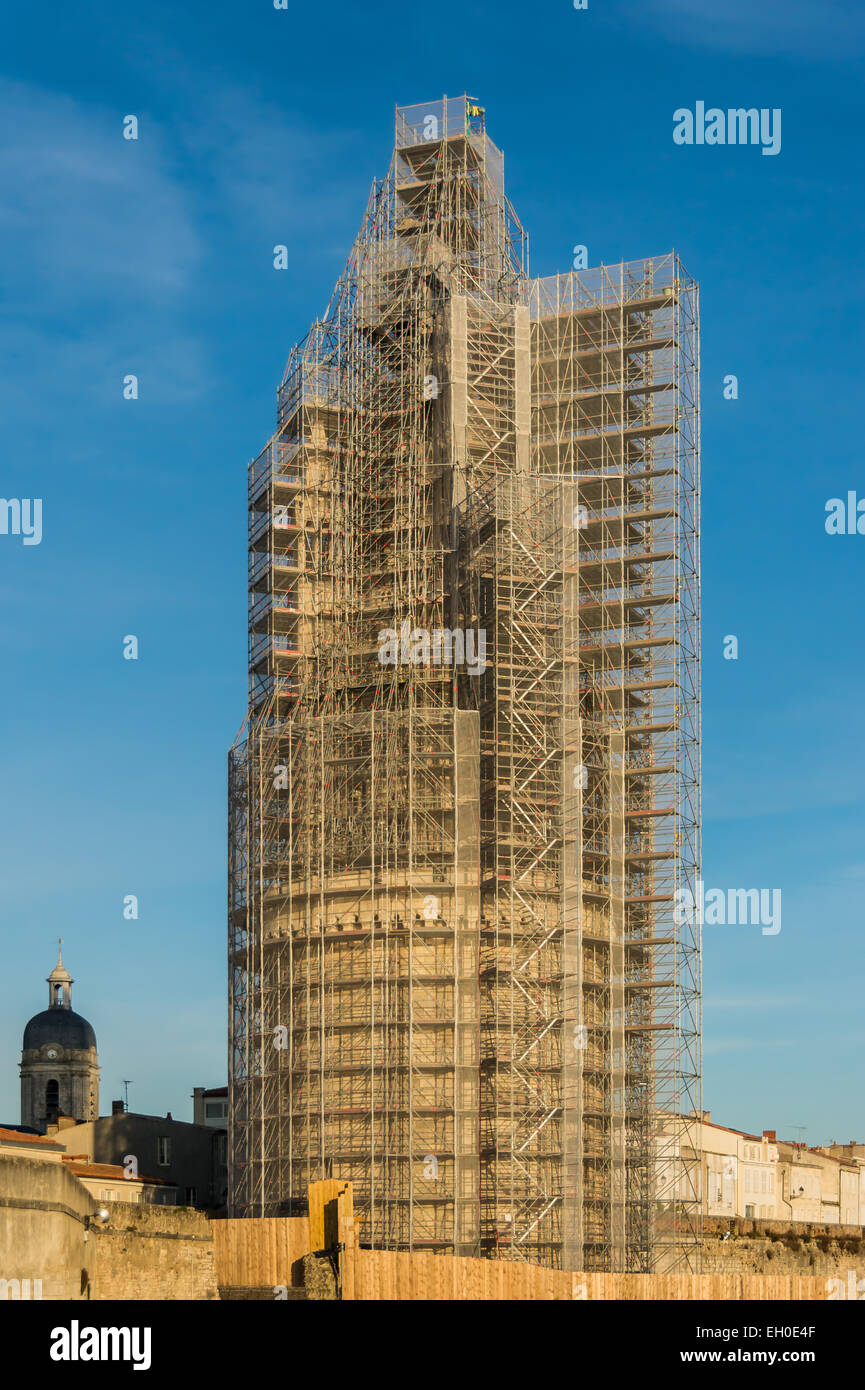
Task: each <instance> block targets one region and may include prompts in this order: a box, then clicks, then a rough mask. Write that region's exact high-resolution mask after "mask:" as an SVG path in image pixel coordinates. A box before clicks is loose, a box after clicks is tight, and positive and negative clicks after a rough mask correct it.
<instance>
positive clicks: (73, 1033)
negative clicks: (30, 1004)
mask: <svg viewBox="0 0 865 1390" xmlns="http://www.w3.org/2000/svg"><path fill="white" fill-rule="evenodd" d="M46 1043H56V1044H57V1046H58V1047H72V1048H80V1049H86V1048H88V1047H95V1046H96V1034H95V1033H94V1031H93V1029H92V1028H91V1026H90V1024H89V1023H88V1022H87V1019H86V1018H82V1017H81V1015H80V1014H76V1013H74V1012H73V1010H72V1009H63V1008H59V1009H43V1011H42V1013H41V1014H34V1016H33V1018H31V1020H30V1022H29V1023H28V1024H27V1027H26V1028H25V1029H24V1051H25V1052H27V1051H28V1050H29V1049H31V1048H33V1049H36V1048H39V1047H44V1046H45V1044H46Z"/></svg>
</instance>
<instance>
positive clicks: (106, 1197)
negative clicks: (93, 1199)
mask: <svg viewBox="0 0 865 1390" xmlns="http://www.w3.org/2000/svg"><path fill="white" fill-rule="evenodd" d="M116 1195H117V1194H116V1193H115V1191H114V1188H113V1187H103V1188H100V1191H99V1200H100V1202H113V1201H114V1198H115V1197H116Z"/></svg>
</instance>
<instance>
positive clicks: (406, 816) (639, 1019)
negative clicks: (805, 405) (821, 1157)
mask: <svg viewBox="0 0 865 1390" xmlns="http://www.w3.org/2000/svg"><path fill="white" fill-rule="evenodd" d="M698 395H699V389H698V309H697V289H696V286H695V284H694V283H693V281H691V280H690V279H689V278H688V276H687V275H686V274H685V272H684V270H683V268H682V266H681V264H680V263H679V261H678V259H677V258H676V257H675V255H673V254H669V255H665V256H661V257H658V258H654V259H650V260H642V261H637V262H631V263H628V264H623V265H617V266H606V267H601V269H599V270H593V271H583V272H571V273H569V274H566V275H560V276H555V277H552V278H549V279H543V280H534V281H532V280H530V279H529V276H528V254H527V242H526V237H525V234H524V233H523V231H522V228H521V227H520V224H519V221H518V219H517V217H516V215H515V213H514V211H513V208H512V207H511V205H510V203H509V202H508V199H507V197H506V195H505V186H504V161H503V157H502V155H501V152H500V151H499V150H498V149H497V148H496V146H495V145H494V144H493V143H492V141H491V140H490V139H489V137H488V136H487V134H486V130H485V117H484V112H483V109H482V108H481V107H480V106H479V105H478V103H477V102H476V101H475V100H474V99H472V98H469V97H465V96H463V97H459V98H457V99H453V98H451V99H448V98H443V99H441V100H440V101H437V102H432V103H428V104H426V105H421V106H412V107H402V108H397V112H396V139H395V150H394V155H393V160H392V162H391V166H390V169H389V172H388V174H387V176H386V178H385V179H384V180H382V181H381V182H376V183H374V185H373V188H372V191H371V194H370V198H369V202H368V205H367V209H366V214H365V216H364V219H363V223H362V226H361V230H360V233H359V235H358V237H357V240H356V241H355V244H354V247H353V249H352V253H351V256H350V258H349V262H348V265H347V267H346V270H345V272H344V274H343V276H342V278H341V280H340V282H339V284H338V285H337V287H336V289H335V291H334V295H333V297H332V299H331V303H330V306H329V308H328V311H327V313H326V315H325V317H324V318H323V320H322V321H320V322H317V323H315V324H314V325H313V327H312V329H311V330H310V332H309V334H308V335H307V337H306V339H305V340H304V341H303V342H302V343H301V344H300V345H299V346H298V347H297V348H296V349H295V350H294V351H293V353H292V354H291V357H290V358H289V362H288V365H287V368H286V372H285V375H284V379H283V382H282V386H281V388H280V391H279V398H278V427H277V431H276V433H275V435H274V436H273V438H272V439H271V440H270V441H269V443H268V445H267V446H266V448H265V449H264V451H263V452H262V454H261V455H260V456H259V457H258V458H257V459H256V460H255V461H254V462H253V463H252V464H251V465H250V475H249V518H250V520H249V634H250V636H249V672H250V694H249V709H248V714H247V718H246V720H245V723H244V726H243V728H242V730H241V733H240V735H239V737H238V739H237V741H236V743H235V745H234V747H233V749H232V751H231V754H230V758H229V787H230V790H229V965H230V970H229V976H230V996H231V997H230V1006H231V1045H230V1047H231V1055H230V1143H229V1150H230V1202H231V1210H232V1212H233V1214H235V1215H241V1216H243V1215H250V1216H252V1215H259V1216H269V1215H279V1214H292V1213H294V1212H296V1211H299V1210H301V1209H302V1203H303V1198H304V1195H305V1192H306V1188H307V1186H308V1185H309V1184H310V1183H311V1182H313V1181H315V1180H317V1179H319V1178H323V1177H330V1176H333V1177H339V1178H342V1179H348V1180H350V1181H351V1182H352V1183H353V1185H354V1193H355V1206H356V1212H357V1218H358V1221H359V1231H360V1239H361V1242H362V1243H365V1244H368V1245H370V1246H376V1247H386V1248H390V1249H402V1250H411V1249H427V1250H435V1251H441V1252H443V1253H453V1254H462V1255H478V1254H484V1255H487V1256H489V1257H492V1258H506V1259H523V1260H529V1261H534V1262H540V1263H544V1264H549V1265H553V1266H556V1267H561V1268H568V1269H575V1270H578V1269H586V1270H611V1271H615V1270H635V1271H640V1270H645V1271H650V1270H671V1269H677V1268H679V1269H695V1268H696V1267H697V1263H698V1259H699V1240H700V1224H699V1223H700V1215H699V1213H700V1202H699V1196H700V1194H699V1154H698V1152H697V1149H696V1145H695V1143H694V1136H695V1134H696V1132H697V1126H696V1125H694V1124H693V1123H692V1122H691V1120H692V1117H693V1115H694V1114H695V1113H696V1112H698V1111H699V1107H700V1104H701V1097H700V942H699V926H698V924H697V923H696V922H694V921H693V920H686V918H685V914H684V913H683V912H681V911H680V910H679V903H680V902H681V901H682V897H681V895H680V890H683V889H690V890H691V891H692V892H693V890H694V887H695V882H696V879H697V878H698V876H699V861H700V842H699V835H700V807H699V746H700V737H699V736H700V730H699V515H698V513H699V432H698V431H699V423H698V420H699V412H698ZM680 919H681V920H680Z"/></svg>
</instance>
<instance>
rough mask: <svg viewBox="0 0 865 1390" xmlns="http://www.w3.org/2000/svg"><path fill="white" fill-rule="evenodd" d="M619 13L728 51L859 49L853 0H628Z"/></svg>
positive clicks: (842, 55)
mask: <svg viewBox="0 0 865 1390" xmlns="http://www.w3.org/2000/svg"><path fill="white" fill-rule="evenodd" d="M622 13H623V16H624V17H626V18H627V19H628V20H630V21H631V22H633V23H635V24H651V25H652V26H653V27H654V28H658V29H661V30H662V31H663V32H664V34H665V35H666V37H667V38H669V39H671V40H672V41H674V42H676V41H679V42H682V43H687V44H692V45H694V46H695V47H699V48H712V49H720V50H723V51H727V52H730V53H753V54H767V55H769V56H771V57H778V56H780V55H787V56H790V57H800V58H803V59H808V60H809V61H812V62H813V60H814V59H815V58H830V59H841V60H848V61H849V60H851V59H854V60H855V59H856V58H857V57H858V56H860V55H861V54H862V52H863V50H865V26H863V20H862V8H861V5H860V3H859V0H820V3H819V4H815V3H814V0H759V3H755V0H725V3H723V4H718V3H717V0H629V3H628V4H627V5H626V7H625V9H624V11H623V12H622Z"/></svg>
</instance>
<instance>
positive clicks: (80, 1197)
mask: <svg viewBox="0 0 865 1390" xmlns="http://www.w3.org/2000/svg"><path fill="white" fill-rule="evenodd" d="M97 1205H98V1204H97V1203H96V1202H94V1201H93V1199H92V1198H91V1197H90V1195H89V1193H87V1191H86V1190H85V1188H84V1187H83V1186H82V1185H81V1184H80V1183H79V1182H77V1180H76V1179H75V1178H74V1177H73V1176H72V1174H71V1173H70V1172H69V1171H68V1169H67V1168H66V1165H65V1164H60V1163H46V1162H43V1161H39V1160H33V1159H30V1158H26V1157H22V1158H17V1157H15V1158H11V1157H7V1156H5V1155H4V1156H0V1281H3V1280H6V1281H7V1284H4V1285H2V1289H0V1297H6V1298H16V1297H19V1296H21V1293H20V1291H19V1288H18V1285H16V1282H15V1281H20V1282H21V1284H22V1285H23V1289H24V1296H25V1297H27V1296H28V1291H30V1292H29V1296H30V1297H33V1290H34V1286H35V1281H41V1296H42V1298H43V1299H52V1300H70V1301H81V1300H87V1299H92V1300H95V1301H103V1300H108V1299H128V1300H132V1301H138V1300H141V1301H147V1300H151V1299H160V1300H164V1299H165V1300H184V1299H192V1300H196V1301H199V1300H212V1299H217V1298H218V1297H219V1292H218V1289H217V1271H216V1267H215V1265H216V1261H215V1257H214V1237H213V1229H214V1225H215V1224H217V1223H213V1222H211V1221H210V1220H209V1219H208V1218H207V1217H206V1216H205V1215H204V1213H203V1212H199V1211H195V1210H193V1209H192V1208H189V1207H149V1206H139V1205H137V1204H135V1203H127V1202H112V1203H109V1204H107V1207H108V1210H109V1213H110V1215H109V1220H108V1222H107V1223H104V1224H103V1223H101V1222H98V1221H97V1220H95V1212H96V1210H97ZM704 1235H705V1240H704V1253H703V1271H704V1273H705V1274H718V1275H735V1274H769V1275H773V1274H774V1275H777V1274H783V1275H788V1274H800V1275H811V1276H815V1277H818V1278H823V1279H825V1280H826V1297H827V1298H828V1297H834V1298H850V1297H857V1298H861V1299H863V1300H865V1230H863V1229H862V1228H860V1227H858V1226H852V1227H846V1226H844V1227H842V1226H818V1225H805V1224H803V1223H793V1224H789V1223H783V1222H778V1221H745V1220H735V1221H729V1220H720V1219H711V1220H707V1221H706V1223H705V1232H704ZM295 1253H296V1252H295ZM439 1258H444V1257H439ZM314 1262H315V1257H309V1258H308V1259H306V1260H304V1264H305V1265H307V1266H309V1265H310V1264H313V1263H314ZM319 1263H320V1262H319ZM305 1273H306V1274H307V1281H308V1282H310V1284H311V1287H310V1288H309V1289H308V1290H301V1289H300V1288H297V1289H293V1288H292V1289H291V1290H289V1289H288V1288H286V1289H284V1290H280V1296H281V1297H288V1296H289V1292H290V1294H291V1296H292V1297H301V1298H302V1297H304V1296H306V1297H312V1298H333V1297H334V1296H335V1293H336V1290H335V1288H331V1287H330V1284H331V1282H333V1277H332V1274H331V1271H330V1268H329V1266H328V1268H327V1269H324V1268H322V1269H321V1270H319V1268H318V1264H315V1268H314V1269H312V1268H308V1269H307V1270H305ZM830 1280H835V1281H836V1284H835V1285H832V1284H830V1283H829V1281H830ZM24 1281H29V1283H27V1284H24ZM859 1281H862V1290H861V1292H860V1291H859V1290H858V1288H857V1285H858V1283H859ZM255 1282H256V1284H258V1283H260V1281H259V1280H256V1281H255ZM289 1282H290V1280H289V1277H288V1275H286V1277H285V1283H286V1284H289ZM319 1283H323V1284H325V1285H327V1287H322V1288H319V1287H318V1284H319ZM226 1292H227V1293H228V1291H226ZM246 1292H247V1291H246V1290H245V1288H242V1287H238V1288H237V1289H236V1290H235V1289H232V1291H231V1293H228V1296H229V1297H234V1298H239V1297H244V1296H246ZM249 1293H250V1294H252V1296H253V1297H256V1296H257V1297H259V1298H261V1297H274V1296H275V1291H274V1290H272V1289H268V1288H262V1289H260V1290H259V1289H256V1292H255V1293H253V1292H252V1290H251V1289H250V1290H249Z"/></svg>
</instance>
